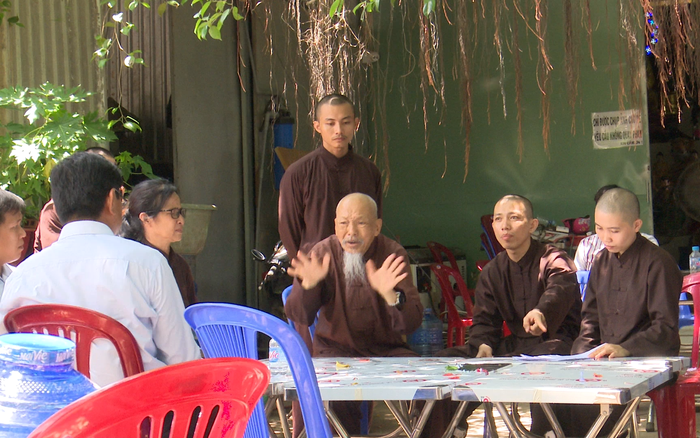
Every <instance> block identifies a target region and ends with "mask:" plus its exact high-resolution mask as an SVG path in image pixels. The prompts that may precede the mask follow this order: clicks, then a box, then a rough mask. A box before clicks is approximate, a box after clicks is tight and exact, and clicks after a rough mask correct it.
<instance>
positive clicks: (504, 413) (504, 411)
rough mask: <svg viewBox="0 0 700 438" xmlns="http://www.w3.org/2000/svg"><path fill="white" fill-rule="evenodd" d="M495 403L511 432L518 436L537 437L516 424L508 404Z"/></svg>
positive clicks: (523, 437)
mask: <svg viewBox="0 0 700 438" xmlns="http://www.w3.org/2000/svg"><path fill="white" fill-rule="evenodd" d="M493 405H494V406H496V409H498V412H499V413H500V414H501V419H502V420H503V421H504V422H505V423H506V427H507V428H508V430H509V431H510V433H511V434H513V435H514V436H515V437H516V438H535V437H536V435H533V434H531V433H530V432H527V431H525V430H521V429H520V428H519V427H518V426H516V423H515V421H513V417H512V416H511V414H510V413H509V412H508V408H506V405H504V404H503V403H501V402H499V403H494V404H493Z"/></svg>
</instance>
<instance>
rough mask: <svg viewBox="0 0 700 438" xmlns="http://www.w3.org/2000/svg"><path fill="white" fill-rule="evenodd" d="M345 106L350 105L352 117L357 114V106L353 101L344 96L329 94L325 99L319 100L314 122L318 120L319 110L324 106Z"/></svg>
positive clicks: (315, 108)
mask: <svg viewBox="0 0 700 438" xmlns="http://www.w3.org/2000/svg"><path fill="white" fill-rule="evenodd" d="M326 104H328V105H345V104H348V105H350V107H351V108H352V115H353V117H354V116H355V114H357V112H356V111H355V104H354V103H352V100H350V99H348V98H347V96H345V95H343V94H335V93H334V94H329V95H327V96H325V97H324V98H323V99H321V100H319V101H318V103H317V104H316V106H315V107H314V120H316V121H319V120H318V110H319V109H320V108H321V107H322V106H323V105H326Z"/></svg>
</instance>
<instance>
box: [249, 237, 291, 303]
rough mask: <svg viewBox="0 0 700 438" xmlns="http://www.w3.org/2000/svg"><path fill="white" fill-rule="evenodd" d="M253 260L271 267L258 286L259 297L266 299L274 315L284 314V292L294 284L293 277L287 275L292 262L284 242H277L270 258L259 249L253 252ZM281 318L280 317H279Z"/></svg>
mask: <svg viewBox="0 0 700 438" xmlns="http://www.w3.org/2000/svg"><path fill="white" fill-rule="evenodd" d="M251 254H252V255H253V260H255V261H256V262H260V263H266V264H268V265H270V267H269V269H268V270H267V273H265V275H264V276H263V279H262V281H261V282H260V284H259V285H258V296H259V297H261V298H262V297H265V298H264V299H266V300H267V301H268V302H269V303H270V304H271V306H272V309H271V310H272V313H273V314H277V313H279V314H280V315H281V314H283V312H284V310H283V309H284V307H283V306H282V292H283V291H284V289H286V288H287V287H288V286H291V284H292V281H293V279H292V277H290V276H289V275H287V269H288V268H289V266H290V265H291V260H290V259H289V255H288V254H287V249H286V248H285V247H284V245H282V241H279V242H277V244H276V245H275V248H274V249H273V250H272V255H270V257H267V256H265V254H264V253H263V252H262V251H260V250H257V249H253V250H251ZM278 316H279V315H278Z"/></svg>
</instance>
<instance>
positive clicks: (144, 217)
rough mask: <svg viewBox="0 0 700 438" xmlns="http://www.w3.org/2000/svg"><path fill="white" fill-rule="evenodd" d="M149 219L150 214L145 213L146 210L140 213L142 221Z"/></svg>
mask: <svg viewBox="0 0 700 438" xmlns="http://www.w3.org/2000/svg"><path fill="white" fill-rule="evenodd" d="M148 219H150V216H148V215H147V214H146V213H144V212H141V213H139V220H140V221H141V222H146V221H147V220H148Z"/></svg>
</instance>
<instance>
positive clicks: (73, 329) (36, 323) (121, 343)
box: [5, 304, 143, 378]
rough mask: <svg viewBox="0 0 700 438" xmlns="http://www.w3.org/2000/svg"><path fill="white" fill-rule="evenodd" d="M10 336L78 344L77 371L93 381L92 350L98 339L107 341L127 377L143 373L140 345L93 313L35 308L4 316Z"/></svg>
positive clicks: (46, 306) (106, 318)
mask: <svg viewBox="0 0 700 438" xmlns="http://www.w3.org/2000/svg"><path fill="white" fill-rule="evenodd" d="M5 328H7V331H8V332H11V333H17V332H21V333H45V334H49V335H55V336H61V337H64V338H69V339H72V340H73V341H74V342H75V355H76V366H77V369H78V371H80V372H81V373H82V374H84V375H85V376H87V377H88V378H89V377H90V349H91V347H92V341H94V340H95V339H107V340H108V341H110V342H111V343H112V344H113V345H114V347H115V348H116V350H117V354H118V355H119V360H120V361H121V365H122V371H123V372H124V377H129V376H133V375H134V374H138V373H141V372H143V359H142V358H141V350H140V348H139V344H138V342H136V339H134V335H132V334H131V332H130V331H129V329H127V328H126V327H124V326H123V325H122V324H121V323H120V322H119V321H117V320H115V319H113V318H111V317H109V316H107V315H104V314H102V313H100V312H96V311H94V310H90V309H86V308H83V307H76V306H68V305H65V304H35V305H30V306H23V307H19V308H17V309H14V310H11V311H10V312H9V313H8V314H7V315H5Z"/></svg>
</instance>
